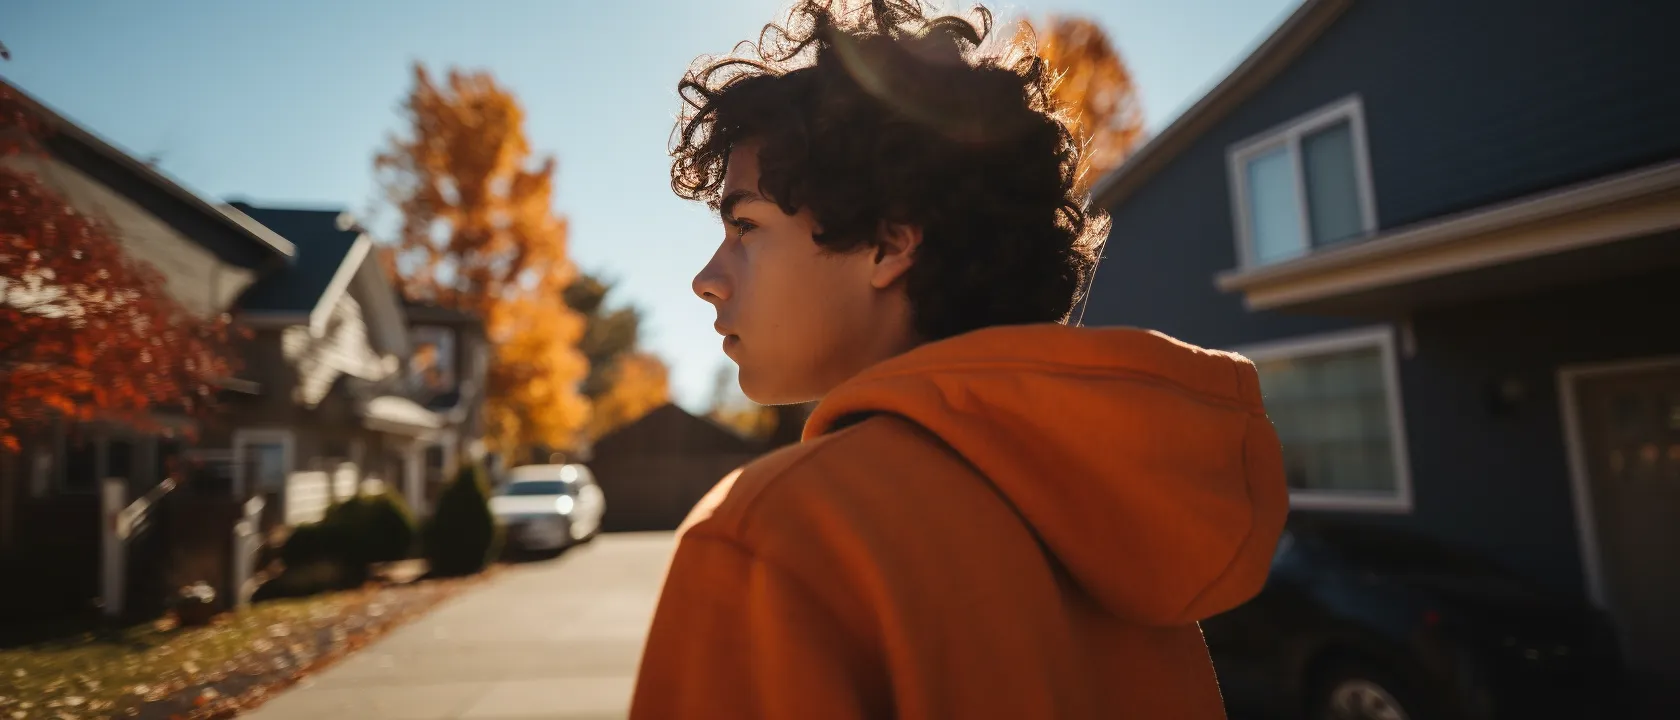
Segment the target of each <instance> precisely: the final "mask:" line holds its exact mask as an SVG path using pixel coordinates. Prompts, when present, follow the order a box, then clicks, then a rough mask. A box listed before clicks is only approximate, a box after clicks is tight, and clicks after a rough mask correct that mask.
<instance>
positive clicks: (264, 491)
mask: <svg viewBox="0 0 1680 720" xmlns="http://www.w3.org/2000/svg"><path fill="white" fill-rule="evenodd" d="M293 445H294V440H293V438H292V432H291V431H290V430H251V429H245V430H237V431H235V432H234V433H233V490H234V493H235V497H237V498H240V499H243V498H244V497H249V496H252V495H269V496H278V497H284V496H285V493H286V482H287V480H288V479H290V477H291V474H292V471H293V469H294V465H293V462H292V448H293Z"/></svg>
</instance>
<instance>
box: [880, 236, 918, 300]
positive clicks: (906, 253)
mask: <svg viewBox="0 0 1680 720" xmlns="http://www.w3.org/2000/svg"><path fill="white" fill-rule="evenodd" d="M921 245H922V228H921V227H920V226H917V225H904V224H901V223H882V224H881V232H880V234H879V238H878V239H877V241H876V244H875V265H874V268H873V269H872V270H871V275H870V278H869V283H870V285H872V286H874V287H875V289H877V290H880V289H884V288H886V287H888V286H890V285H892V284H893V283H895V282H898V280H899V278H901V277H904V275H905V273H908V272H910V265H911V264H912V263H914V262H915V260H916V250H917V249H918V248H920V247H921Z"/></svg>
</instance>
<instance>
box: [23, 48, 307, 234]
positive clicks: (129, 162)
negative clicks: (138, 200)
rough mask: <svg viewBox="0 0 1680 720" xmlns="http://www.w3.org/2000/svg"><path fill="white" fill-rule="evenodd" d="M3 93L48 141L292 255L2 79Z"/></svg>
mask: <svg viewBox="0 0 1680 720" xmlns="http://www.w3.org/2000/svg"><path fill="white" fill-rule="evenodd" d="M0 89H4V90H5V91H7V92H10V93H11V94H13V95H14V96H16V97H17V98H18V100H19V101H20V102H22V103H23V104H24V105H25V106H26V107H28V108H29V109H30V110H32V111H33V112H35V114H36V115H37V116H39V117H40V118H41V120H42V121H43V122H44V123H46V124H47V125H48V126H49V127H51V128H52V129H53V130H54V132H55V134H54V135H53V136H52V137H51V138H49V141H60V140H64V141H69V142H71V143H74V144H75V145H77V146H79V147H81V148H85V149H86V150H87V151H88V152H91V153H92V154H93V155H95V156H97V157H98V158H99V159H102V160H104V161H105V163H107V164H108V165H106V166H107V167H114V168H116V170H117V171H118V172H119V173H121V174H124V175H127V176H129V177H131V178H133V179H135V180H138V181H140V182H141V183H143V184H145V185H149V186H151V187H154V188H157V189H158V190H161V191H163V192H164V193H165V194H167V195H168V196H169V197H172V198H174V199H175V200H176V201H179V202H181V203H183V204H185V205H186V206H187V207H188V208H191V209H192V210H193V211H195V212H197V213H198V214H200V215H203V216H205V217H206V218H208V219H209V220H210V221H211V222H212V223H213V224H215V225H216V226H219V227H221V228H223V229H225V230H228V231H229V232H230V233H231V234H232V235H234V236H235V237H238V238H241V239H243V240H244V241H246V243H247V244H248V245H249V246H251V247H253V248H256V249H257V250H258V251H259V252H261V253H263V254H266V255H274V256H281V257H286V256H290V255H291V254H292V252H293V248H292V244H291V243H290V242H287V241H286V239H285V238H283V237H281V236H279V235H277V234H275V233H273V232H270V231H268V230H267V229H265V228H263V227H261V226H252V225H249V224H246V223H241V222H240V221H239V220H238V219H237V218H235V217H233V216H230V215H229V214H227V213H226V212H223V209H222V208H221V207H218V206H217V204H216V203H213V202H211V201H209V200H206V199H204V198H203V197H200V196H199V195H198V194H196V193H194V192H192V191H191V190H188V189H187V188H186V187H185V186H183V185H181V183H179V182H177V181H176V180H175V179H173V178H171V177H169V176H167V175H165V174H163V173H162V172H160V171H159V170H158V169H157V168H154V167H152V166H151V165H148V164H146V163H144V162H141V161H140V160H139V159H138V158H135V157H134V156H133V155H130V154H128V153H127V152H124V151H122V150H121V149H118V148H117V146H116V145H113V144H112V143H111V142H109V141H107V140H105V139H104V138H102V137H99V136H98V135H96V134H94V133H93V131H91V130H88V129H87V128H84V127H82V126H81V125H78V124H77V123H75V122H74V121H72V120H70V119H69V118H67V117H65V116H64V114H63V113H60V112H58V111H57V110H54V109H52V107H51V106H48V105H47V104H46V103H43V102H41V101H40V100H38V99H36V98H35V97H33V96H31V95H30V94H29V93H26V92H24V91H23V89H22V88H19V87H18V86H16V85H14V84H12V83H11V82H10V81H8V80H6V79H5V78H0Z"/></svg>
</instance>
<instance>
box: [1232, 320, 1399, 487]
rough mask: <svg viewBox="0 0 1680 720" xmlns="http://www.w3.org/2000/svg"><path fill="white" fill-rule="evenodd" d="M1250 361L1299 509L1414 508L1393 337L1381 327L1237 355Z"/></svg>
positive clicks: (1274, 344)
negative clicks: (1257, 375)
mask: <svg viewBox="0 0 1680 720" xmlns="http://www.w3.org/2000/svg"><path fill="white" fill-rule="evenodd" d="M1241 352H1242V353H1243V354H1244V355H1246V356H1248V358H1249V359H1251V360H1253V361H1254V365H1255V369H1256V370H1258V371H1259V375H1260V390H1261V393H1262V394H1263V395H1264V396H1265V400H1266V414H1267V415H1268V416H1269V417H1270V418H1271V420H1272V425H1273V427H1275V428H1277V433H1278V439H1279V440H1280V441H1282V443H1283V462H1284V472H1285V474H1286V477H1287V479H1288V482H1289V490H1290V499H1291V504H1293V505H1295V506H1296V507H1310V508H1325V509H1346V510H1388V511H1399V512H1405V511H1409V510H1410V509H1411V481H1410V478H1409V471H1408V466H1407V462H1406V442H1405V434H1404V429H1403V427H1402V421H1401V418H1402V414H1401V411H1400V391H1399V381H1398V375H1397V369H1396V367H1395V361H1394V347H1393V339H1392V334H1391V333H1390V332H1389V330H1388V329H1387V328H1377V329H1367V330H1357V331H1353V332H1346V333H1337V334H1334V335H1326V336H1319V337H1314V338H1307V339H1303V340H1290V341H1285V342H1280V343H1271V344H1267V345H1264V346H1259V347H1253V348H1248V349H1245V350H1242V351H1241Z"/></svg>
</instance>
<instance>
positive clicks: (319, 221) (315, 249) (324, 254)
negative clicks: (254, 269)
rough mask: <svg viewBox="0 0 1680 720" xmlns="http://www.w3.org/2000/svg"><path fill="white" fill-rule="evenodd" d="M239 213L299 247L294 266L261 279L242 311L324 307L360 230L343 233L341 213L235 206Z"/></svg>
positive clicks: (242, 299) (243, 302)
mask: <svg viewBox="0 0 1680 720" xmlns="http://www.w3.org/2000/svg"><path fill="white" fill-rule="evenodd" d="M230 204H231V205H232V206H233V207H234V209H236V210H238V211H240V212H242V213H245V214H246V215H248V216H250V218H251V219H253V220H256V221H257V222H259V223H262V224H263V225H264V226H265V227H267V228H268V229H270V230H273V231H274V232H275V234H277V235H279V236H281V237H283V238H285V239H287V240H290V241H291V242H292V244H293V245H295V246H296V247H297V253H296V255H294V256H293V257H292V262H291V264H290V265H289V266H287V267H286V268H285V269H283V270H279V271H276V272H272V273H269V274H267V275H265V276H263V277H262V278H260V279H258V280H257V282H256V283H255V284H253V285H252V286H251V287H250V288H248V289H247V290H246V291H245V294H244V295H243V296H241V297H240V299H239V308H240V309H241V310H248V311H257V312H309V311H311V310H314V309H315V306H316V305H317V304H318V303H320V301H321V295H322V294H324V293H325V292H326V291H327V286H328V285H330V284H332V279H333V275H334V274H336V273H337V272H338V268H339V266H341V265H343V264H344V260H345V258H346V257H347V256H348V255H349V254H350V248H351V247H353V246H354V245H355V244H356V238H357V237H359V236H360V234H361V233H360V231H359V230H356V229H354V228H351V229H348V230H346V229H340V226H339V221H338V218H339V216H340V215H342V214H343V213H342V212H341V211H338V210H293V209H284V208H261V207H253V206H251V205H248V204H246V203H243V202H234V203H230Z"/></svg>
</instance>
